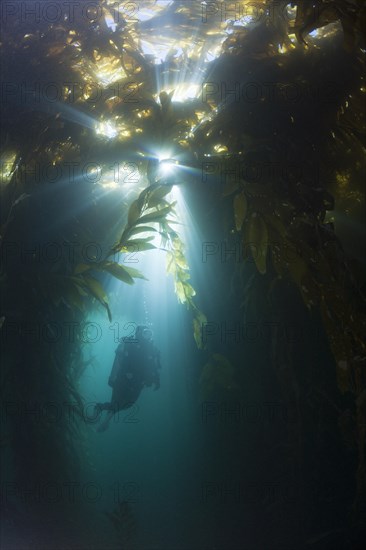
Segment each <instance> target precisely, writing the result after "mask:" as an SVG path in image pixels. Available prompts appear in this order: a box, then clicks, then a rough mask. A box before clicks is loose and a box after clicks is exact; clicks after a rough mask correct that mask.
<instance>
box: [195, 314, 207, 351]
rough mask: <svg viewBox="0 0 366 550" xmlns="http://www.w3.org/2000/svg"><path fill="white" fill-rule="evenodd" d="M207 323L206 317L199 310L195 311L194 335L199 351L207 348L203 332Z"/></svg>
mask: <svg viewBox="0 0 366 550" xmlns="http://www.w3.org/2000/svg"><path fill="white" fill-rule="evenodd" d="M206 323H207V317H206V315H205V314H204V313H202V311H200V310H199V309H195V317H194V319H193V335H194V339H195V341H196V345H197V347H198V348H199V349H205V347H206V342H204V341H203V337H202V330H203V327H204V326H205V324H206Z"/></svg>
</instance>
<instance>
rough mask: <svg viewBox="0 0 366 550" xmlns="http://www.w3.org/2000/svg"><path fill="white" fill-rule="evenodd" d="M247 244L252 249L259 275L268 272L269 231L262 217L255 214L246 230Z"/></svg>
mask: <svg viewBox="0 0 366 550" xmlns="http://www.w3.org/2000/svg"><path fill="white" fill-rule="evenodd" d="M245 244H246V245H248V244H249V245H250V246H251V247H252V255H253V258H254V262H255V265H256V266H257V269H258V271H259V273H261V274H262V275H264V273H265V272H266V259H267V249H268V230H267V225H266V223H265V221H264V220H263V218H262V216H261V215H260V214H258V213H256V212H254V213H253V214H252V215H251V217H250V218H249V220H248V223H247V227H246V230H245Z"/></svg>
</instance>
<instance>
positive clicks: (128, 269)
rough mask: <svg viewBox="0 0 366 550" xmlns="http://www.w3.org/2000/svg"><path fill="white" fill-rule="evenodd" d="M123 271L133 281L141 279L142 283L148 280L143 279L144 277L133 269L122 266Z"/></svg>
mask: <svg viewBox="0 0 366 550" xmlns="http://www.w3.org/2000/svg"><path fill="white" fill-rule="evenodd" d="M124 269H125V271H127V273H129V274H130V275H131V277H133V278H134V279H143V280H144V281H148V279H147V278H146V277H144V275H143V274H142V273H141V272H140V271H139V270H138V269H134V268H133V267H126V266H124Z"/></svg>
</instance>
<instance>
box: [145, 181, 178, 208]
mask: <svg viewBox="0 0 366 550" xmlns="http://www.w3.org/2000/svg"><path fill="white" fill-rule="evenodd" d="M171 190H172V186H170V185H161V186H159V187H157V188H156V189H154V190H153V191H152V193H151V195H150V196H149V198H148V201H147V205H148V208H154V207H155V206H158V205H159V204H160V203H161V201H162V199H163V198H164V197H165V196H166V195H168V194H169V193H170V192H171Z"/></svg>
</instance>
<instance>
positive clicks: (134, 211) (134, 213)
mask: <svg viewBox="0 0 366 550" xmlns="http://www.w3.org/2000/svg"><path fill="white" fill-rule="evenodd" d="M140 213H141V209H140V205H139V203H138V201H137V200H136V201H133V203H132V204H131V206H130V209H129V211H128V225H134V224H135V223H136V221H137V220H138V218H139V216H140Z"/></svg>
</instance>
